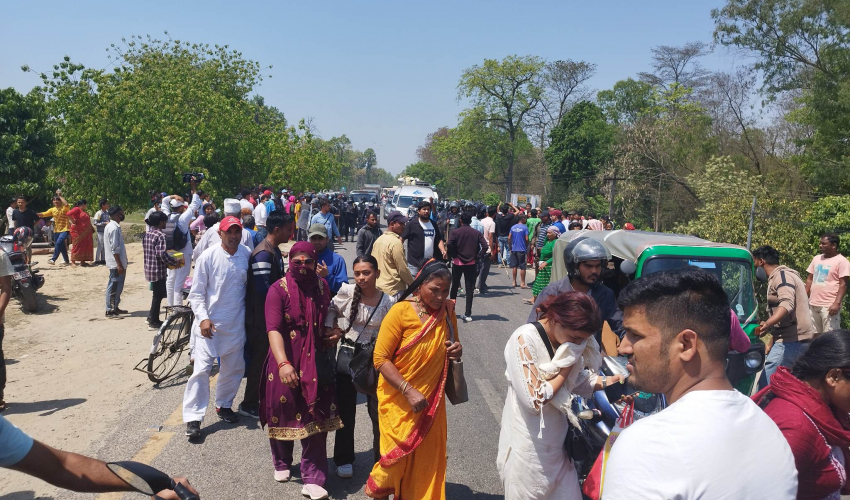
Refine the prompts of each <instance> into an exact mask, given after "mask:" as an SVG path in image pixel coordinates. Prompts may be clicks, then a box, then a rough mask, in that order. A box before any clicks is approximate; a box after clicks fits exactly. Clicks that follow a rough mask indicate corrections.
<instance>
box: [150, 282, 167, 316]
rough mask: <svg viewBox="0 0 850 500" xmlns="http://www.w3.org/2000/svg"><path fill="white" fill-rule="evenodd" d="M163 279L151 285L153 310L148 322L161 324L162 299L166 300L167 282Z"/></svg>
mask: <svg viewBox="0 0 850 500" xmlns="http://www.w3.org/2000/svg"><path fill="white" fill-rule="evenodd" d="M166 279H167V278H162V279H161V280H159V281H154V282H153V283H151V288H152V289H153V298H152V299H151V310H150V312H148V321H154V322H157V323H158V322H159V306H160V305H162V299H164V298H166V296H167V293H166V287H165V280H166Z"/></svg>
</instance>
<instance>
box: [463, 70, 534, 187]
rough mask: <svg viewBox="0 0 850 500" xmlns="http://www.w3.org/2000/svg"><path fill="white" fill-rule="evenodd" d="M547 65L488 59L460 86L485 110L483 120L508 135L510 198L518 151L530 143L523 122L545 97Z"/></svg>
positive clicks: (465, 76) (466, 75) (506, 179)
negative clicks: (543, 85)
mask: <svg viewBox="0 0 850 500" xmlns="http://www.w3.org/2000/svg"><path fill="white" fill-rule="evenodd" d="M544 66H545V63H544V61H543V60H542V59H540V58H539V57H535V56H523V57H520V56H508V57H506V58H504V59H503V60H502V61H497V60H495V59H485V60H484V64H483V65H481V66H478V65H476V66H472V67H471V68H467V69H466V70H464V72H463V75H462V76H461V78H460V83H459V84H458V90H459V95H460V97H462V98H468V99H471V100H472V103H473V105H474V106H475V107H476V108H478V109H480V110H481V111H482V114H481V116H482V120H483V121H484V122H486V123H487V124H488V125H489V126H492V127H496V128H498V129H500V130H502V131H504V132H505V134H506V135H507V138H508V145H509V146H510V147H508V148H507V150H506V151H505V157H504V163H505V169H504V180H503V182H504V185H505V192H506V195H507V196H508V197H509V196H510V194H511V191H512V190H513V181H514V164H515V163H516V160H517V153H518V148H521V147H524V145H523V144H522V143H523V140H525V141H526V142H527V140H528V139H527V137H526V138H524V137H523V136H524V134H523V133H522V124H523V120H524V119H525V117H526V115H527V114H528V113H529V112H530V111H531V110H533V109H534V108H536V107H537V105H538V104H539V103H540V99H541V96H542V92H543V88H542V85H541V81H540V78H541V71H542V70H543V68H544Z"/></svg>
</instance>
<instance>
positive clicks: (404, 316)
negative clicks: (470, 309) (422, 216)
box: [366, 301, 457, 500]
mask: <svg viewBox="0 0 850 500" xmlns="http://www.w3.org/2000/svg"><path fill="white" fill-rule="evenodd" d="M445 309H446V310H444V311H440V312H438V313H436V314H435V315H434V316H430V317H429V318H428V319H427V321H425V322H424V323H422V321H421V320H420V319H419V316H417V314H416V310H415V309H414V307H413V304H411V303H410V302H406V301H405V302H400V303H398V304H396V305H394V306H393V308H392V309H390V312H389V313H387V316H386V317H385V318H384V320H383V322H382V323H381V331H380V333H379V334H378V339H377V341H376V343H375V357H374V362H375V367H380V366H381V365H382V364H383V363H385V362H387V361H391V362H392V363H393V364H394V365H395V367H396V368H398V371H399V373H401V376H402V377H404V379H405V380H407V381H408V382H409V383H410V385H411V386H412V387H414V388H415V389H416V390H418V391H419V392H421V393H422V395H423V396H425V399H426V400H427V401H428V406H427V407H426V408H425V410H423V411H421V412H419V413H413V411H412V410H411V409H410V405H409V404H408V402H407V398H405V397H404V396H403V395H402V394H401V393H400V392H399V391H398V390H396V389H395V388H394V387H392V386H391V385H390V384H389V383H388V382H387V381H386V380H385V379H384V377H383V376H380V377H379V379H378V421H379V423H380V429H381V460H380V461H379V462H378V463H377V464H375V467H374V468H373V469H372V473H371V474H370V476H369V480H368V481H367V482H366V494H367V495H369V496H370V497H372V498H383V497H386V496H388V495H394V498H395V499H396V500H444V499H445V498H446V439H447V425H446V403H445V387H446V375H447V374H448V358H447V357H446V345H445V341H446V340H448V338H449V336H448V328H447V325H446V316H447V315H448V318H449V321H451V322H452V328H453V329H454V331H455V332H457V317H456V316H455V314H454V302H453V301H446V308H445Z"/></svg>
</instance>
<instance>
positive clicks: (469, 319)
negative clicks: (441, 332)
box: [460, 316, 472, 323]
mask: <svg viewBox="0 0 850 500" xmlns="http://www.w3.org/2000/svg"><path fill="white" fill-rule="evenodd" d="M460 319H462V320H463V322H464V323H472V316H461V317H460Z"/></svg>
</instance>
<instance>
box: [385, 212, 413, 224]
mask: <svg viewBox="0 0 850 500" xmlns="http://www.w3.org/2000/svg"><path fill="white" fill-rule="evenodd" d="M409 220H410V219H408V218H407V217H405V216H404V215H402V213H401V212H399V211H398V210H393V211H392V212H390V213H389V215H387V223H390V222H401V223H402V224H407V221H409Z"/></svg>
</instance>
